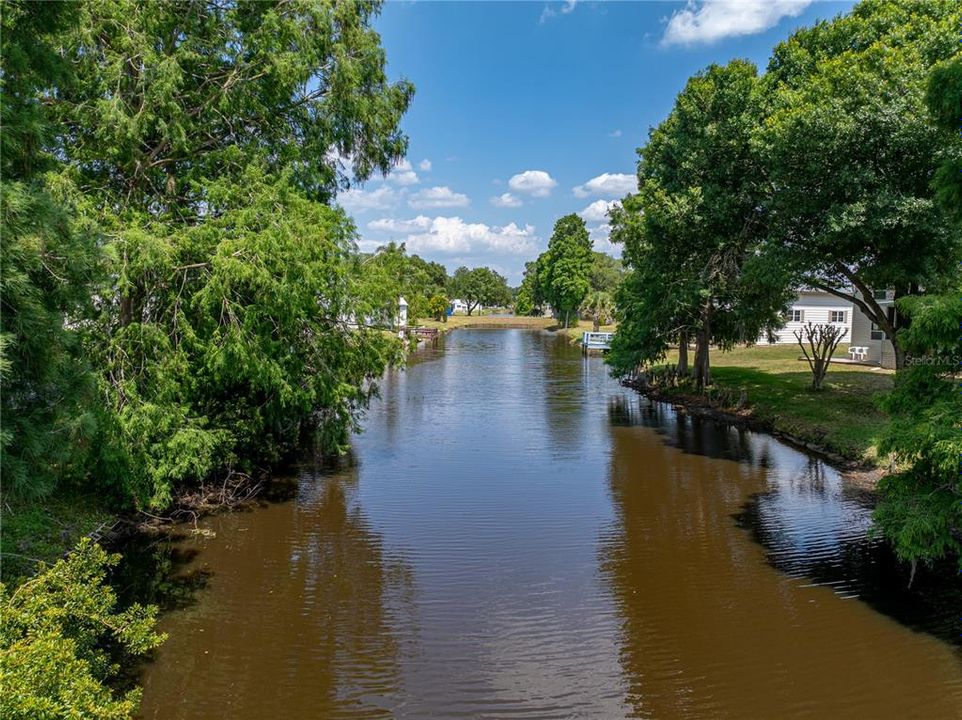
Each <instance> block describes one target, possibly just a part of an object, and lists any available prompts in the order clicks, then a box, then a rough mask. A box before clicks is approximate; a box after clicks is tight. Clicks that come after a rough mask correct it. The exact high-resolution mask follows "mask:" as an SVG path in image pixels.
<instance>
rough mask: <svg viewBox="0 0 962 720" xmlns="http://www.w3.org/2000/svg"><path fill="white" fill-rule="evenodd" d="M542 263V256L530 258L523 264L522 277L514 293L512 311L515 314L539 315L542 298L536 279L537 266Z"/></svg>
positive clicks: (539, 285)
mask: <svg viewBox="0 0 962 720" xmlns="http://www.w3.org/2000/svg"><path fill="white" fill-rule="evenodd" d="M539 263H541V264H543V261H542V258H540V257H539V258H538V259H536V260H530V261H528V262H526V263H525V264H524V278H523V279H522V280H521V286H520V287H519V288H518V292H517V294H516V295H515V300H514V312H515V314H516V315H540V314H541V306H542V304H543V302H544V298H543V296H542V292H541V284H540V282H539V279H538V277H539V276H538V266H539Z"/></svg>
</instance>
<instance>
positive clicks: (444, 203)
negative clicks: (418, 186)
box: [408, 186, 471, 210]
mask: <svg viewBox="0 0 962 720" xmlns="http://www.w3.org/2000/svg"><path fill="white" fill-rule="evenodd" d="M470 204H471V201H470V200H469V199H468V196H467V195H465V194H463V193H458V192H454V191H453V190H452V189H451V188H449V187H446V186H439V187H433V188H427V189H425V190H420V191H418V192H416V193H414V194H413V195H412V196H411V197H410V199H408V205H410V206H411V207H412V208H414V209H415V210H422V209H424V208H452V207H466V206H468V205H470Z"/></svg>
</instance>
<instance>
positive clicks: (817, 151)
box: [759, 0, 962, 364]
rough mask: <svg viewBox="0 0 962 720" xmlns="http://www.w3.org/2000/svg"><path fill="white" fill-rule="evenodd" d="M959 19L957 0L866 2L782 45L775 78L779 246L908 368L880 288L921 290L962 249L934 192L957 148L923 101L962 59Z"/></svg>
mask: <svg viewBox="0 0 962 720" xmlns="http://www.w3.org/2000/svg"><path fill="white" fill-rule="evenodd" d="M960 19H962V11H960V9H959V5H958V3H956V2H952V1H951V0H949V1H944V0H933V1H932V2H913V3H906V2H898V1H897V0H867V1H866V2H862V3H860V4H858V5H857V6H856V7H855V8H854V9H853V10H852V12H851V13H850V14H848V15H844V16H841V17H838V18H836V19H835V20H833V21H831V22H823V23H818V24H816V25H815V26H813V27H811V28H806V29H803V30H799V31H798V32H796V33H795V34H794V35H793V36H792V37H791V38H789V39H788V40H787V41H785V42H784V43H781V44H779V45H778V46H777V47H776V48H775V50H774V53H773V56H772V60H771V62H770V64H769V69H768V73H767V74H766V77H765V81H766V84H767V85H768V94H769V97H770V102H771V111H770V112H769V114H768V118H767V120H766V122H765V124H764V126H763V127H762V129H761V131H760V133H759V142H760V145H761V146H762V147H763V152H764V158H765V167H766V172H767V174H768V176H769V178H770V182H771V187H772V188H776V189H777V190H776V191H775V192H772V193H770V207H771V218H772V240H773V243H774V244H775V245H776V246H777V247H778V248H779V249H780V251H781V255H782V257H783V263H785V264H786V265H787V266H790V267H792V268H793V269H794V271H795V272H796V273H797V274H798V275H799V276H800V277H802V278H803V279H804V282H805V283H806V284H808V285H810V286H814V287H817V288H821V289H824V290H827V291H829V292H831V293H833V294H836V295H838V296H839V297H841V298H843V299H845V300H848V301H851V302H853V303H854V304H855V305H856V306H857V307H858V308H859V309H860V310H861V311H862V312H863V313H865V314H866V315H867V316H868V317H869V318H871V319H872V321H873V322H875V323H877V324H878V326H879V327H880V328H882V329H883V330H884V331H885V333H886V334H887V335H888V337H889V338H890V339H891V340H892V342H893V343H894V344H895V346H896V353H897V356H898V358H899V364H901V358H902V355H903V353H902V352H901V350H900V348H899V343H900V340H899V337H898V334H897V330H898V328H899V327H901V326H902V322H901V319H900V318H899V316H898V315H897V314H896V315H895V316H889V314H888V312H887V311H886V309H885V308H883V307H882V306H880V305H879V303H878V302H877V301H876V300H875V299H874V296H873V289H875V288H894V289H895V291H896V296H897V297H901V296H902V295H907V294H915V293H917V292H918V291H919V288H920V287H925V286H926V285H931V284H932V282H933V280H934V279H935V278H937V276H938V275H939V274H940V272H941V270H942V269H943V268H944V267H945V264H946V263H951V262H953V261H954V259H955V258H957V257H958V256H959V252H960V249H962V248H960V241H959V237H958V233H956V232H952V231H951V230H950V229H949V227H948V224H947V222H946V218H945V215H944V213H943V211H942V209H941V208H940V206H939V204H938V203H937V202H936V201H935V198H934V197H933V193H932V187H931V183H932V176H933V173H934V172H935V170H936V168H937V167H938V164H939V158H940V157H942V156H944V155H945V153H946V152H948V153H949V155H950V156H954V157H956V158H957V157H958V153H959V146H960V138H959V136H958V132H957V129H956V130H955V131H954V132H953V131H952V130H950V129H948V128H944V127H939V126H938V125H936V124H934V123H932V121H931V118H930V117H929V113H928V110H927V108H926V104H925V97H926V87H927V84H928V81H929V76H930V73H931V71H932V68H933V66H934V65H936V63H939V62H940V61H942V60H945V59H946V58H949V57H951V56H953V55H955V54H957V53H958V50H959V41H958V33H959V22H960ZM956 119H957V118H956ZM950 148H954V149H950ZM909 247H910V248H911V252H906V248H909Z"/></svg>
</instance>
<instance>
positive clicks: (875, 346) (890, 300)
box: [851, 290, 895, 368]
mask: <svg viewBox="0 0 962 720" xmlns="http://www.w3.org/2000/svg"><path fill="white" fill-rule="evenodd" d="M894 298H895V293H894V292H893V291H891V290H888V291H886V294H885V299H884V300H882V299H877V300H876V302H877V303H878V304H879V305H880V306H882V308H889V307H891V306H892V305H894V304H895V299H894ZM855 315H856V317H855V322H854V324H853V326H852V340H851V344H852V345H860V346H862V347H867V348H868V355H867V356H866V358H865V360H866V362H870V363H872V364H874V365H880V366H881V367H884V368H894V367H895V347H894V346H893V345H892V342H891V340H889V339H888V338H885V339H884V340H873V339H872V321H871V320H870V319H869V318H868V317H867V316H866V315H865V314H863V313H862V312H861V311H858V312H856V313H855Z"/></svg>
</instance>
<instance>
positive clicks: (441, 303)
mask: <svg viewBox="0 0 962 720" xmlns="http://www.w3.org/2000/svg"><path fill="white" fill-rule="evenodd" d="M449 304H450V303H449V302H448V299H447V297H445V296H444V295H441V294H437V295H432V296H431V297H429V298H428V305H427V308H428V315H430V316H431V317H433V318H434V319H435V320H439V321H444V322H447V321H448V305H449Z"/></svg>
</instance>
